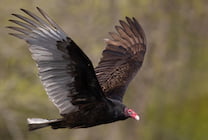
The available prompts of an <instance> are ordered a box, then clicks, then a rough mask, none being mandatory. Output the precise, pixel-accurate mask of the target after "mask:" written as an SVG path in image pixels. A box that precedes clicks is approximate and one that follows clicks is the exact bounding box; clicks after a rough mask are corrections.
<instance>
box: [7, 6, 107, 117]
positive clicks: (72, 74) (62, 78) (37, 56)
mask: <svg viewBox="0 0 208 140" xmlns="http://www.w3.org/2000/svg"><path fill="white" fill-rule="evenodd" d="M37 9H38V11H39V12H40V13H41V15H42V16H43V17H44V18H45V20H43V19H41V18H39V17H38V16H36V15H35V14H33V13H31V12H29V11H27V10H24V9H21V10H22V11H23V12H25V13H26V14H27V15H29V16H30V17H31V18H27V17H24V16H22V15H19V14H12V15H14V16H15V17H17V18H19V19H21V20H22V21H19V20H10V21H11V22H13V23H16V24H17V25H19V26H20V27H13V26H9V27H8V28H10V29H13V30H16V31H18V32H20V33H10V34H11V35H13V36H15V37H17V38H20V39H23V40H25V41H26V42H27V43H28V44H29V50H30V52H31V53H32V58H33V59H34V60H35V61H36V63H37V66H38V70H39V77H40V79H41V81H42V84H43V85H44V87H45V90H46V92H47V94H48V96H49V98H50V99H51V101H52V102H53V103H54V104H55V106H56V107H57V108H58V109H59V111H60V113H61V114H62V115H64V114H67V113H70V112H73V111H76V110H78V109H79V105H82V104H87V103H91V102H94V101H98V100H102V98H103V95H102V94H103V93H102V89H101V87H100V85H99V83H98V80H97V78H96V75H95V72H94V68H93V66H92V63H91V61H90V60H89V58H88V57H87V56H86V55H85V54H84V53H83V52H82V50H81V49H80V48H79V47H78V46H77V45H76V44H75V43H74V42H73V40H71V39H70V38H69V37H67V35H66V34H65V33H64V31H63V30H62V29H61V28H60V27H59V26H58V25H57V24H56V23H55V22H54V21H53V20H51V19H50V18H49V17H48V16H47V15H46V13H45V12H44V11H43V10H41V9H40V8H37Z"/></svg>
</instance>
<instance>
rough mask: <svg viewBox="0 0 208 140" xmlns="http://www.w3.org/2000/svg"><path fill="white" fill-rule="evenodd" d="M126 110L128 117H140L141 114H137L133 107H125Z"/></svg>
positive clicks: (137, 118)
mask: <svg viewBox="0 0 208 140" xmlns="http://www.w3.org/2000/svg"><path fill="white" fill-rule="evenodd" d="M124 112H125V115H126V116H127V117H131V118H133V119H135V120H139V119H140V118H139V115H137V113H136V112H135V111H134V110H132V109H129V108H127V107H126V108H125V109H124Z"/></svg>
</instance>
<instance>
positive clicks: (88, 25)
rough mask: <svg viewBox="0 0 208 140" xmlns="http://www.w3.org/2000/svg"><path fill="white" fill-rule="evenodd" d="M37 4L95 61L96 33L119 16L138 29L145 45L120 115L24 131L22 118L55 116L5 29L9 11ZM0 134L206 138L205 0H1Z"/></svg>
mask: <svg viewBox="0 0 208 140" xmlns="http://www.w3.org/2000/svg"><path fill="white" fill-rule="evenodd" d="M36 6H40V7H41V8H42V9H44V10H45V11H46V12H47V13H48V14H49V15H50V17H52V18H53V19H54V20H55V21H56V22H57V23H58V24H59V25H60V26H61V27H62V28H63V29H64V30H65V32H66V33H67V34H68V35H69V36H70V37H72V38H73V39H74V40H75V41H76V42H77V44H79V46H80V47H81V48H82V49H83V50H84V51H85V52H86V53H87V55H88V56H89V58H90V59H91V60H92V61H93V63H94V65H95V66H96V64H97V62H98V61H99V59H100V56H101V52H102V50H103V49H104V46H105V44H104V42H103V39H104V38H107V37H109V35H108V31H114V27H113V26H114V25H116V24H118V20H119V19H124V17H125V16H130V17H131V16H135V17H136V18H137V20H138V21H139V22H140V23H141V25H142V27H143V28H144V30H145V33H146V36H147V41H148V46H147V47H148V50H147V54H146V57H145V61H144V64H143V67H142V69H141V70H140V72H139V74H138V75H137V76H136V78H135V79H134V80H133V81H132V83H131V84H130V86H129V88H128V91H127V93H126V96H125V100H124V102H125V104H126V105H128V106H129V107H131V108H133V109H134V110H136V111H137V112H138V113H139V114H140V117H141V120H140V121H138V122H137V121H135V120H132V119H128V120H127V121H122V122H116V123H112V124H108V125H101V126H97V127H93V128H89V129H74V130H69V129H60V130H52V129H50V128H45V129H41V130H38V131H34V132H29V131H27V124H26V118H27V117H42V118H48V119H52V118H58V117H59V115H58V110H57V109H56V108H55V106H53V104H52V103H51V102H50V101H49V100H48V97H47V95H46V94H45V91H44V89H43V87H42V85H41V83H40V81H39V79H38V76H37V69H36V66H35V63H34V62H33V60H32V59H31V56H30V53H29V51H28V49H27V45H26V43H25V42H24V41H22V40H19V39H16V38H14V37H11V36H9V35H8V32H9V29H6V28H5V26H8V25H12V23H9V22H8V19H11V18H14V17H12V16H11V13H21V11H20V10H19V8H25V9H29V10H31V11H33V12H35V13H37V11H36V9H35V7H36ZM0 43H1V46H0V139H2V140H37V139H38V140H60V139H61V140H207V139H208V1H207V0H47V1H44V0H18V1H15V0H1V5H0Z"/></svg>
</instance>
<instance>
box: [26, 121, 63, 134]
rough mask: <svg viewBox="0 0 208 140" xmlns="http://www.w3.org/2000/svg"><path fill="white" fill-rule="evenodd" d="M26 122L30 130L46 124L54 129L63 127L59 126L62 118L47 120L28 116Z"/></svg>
mask: <svg viewBox="0 0 208 140" xmlns="http://www.w3.org/2000/svg"><path fill="white" fill-rule="evenodd" d="M27 122H28V127H29V130H30V131H32V130H36V129H40V128H44V127H47V126H51V127H52V128H54V129H56V128H64V126H60V125H61V124H63V119H55V120H47V119H41V118H28V119H27Z"/></svg>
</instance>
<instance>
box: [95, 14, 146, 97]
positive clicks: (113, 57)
mask: <svg viewBox="0 0 208 140" xmlns="http://www.w3.org/2000/svg"><path fill="white" fill-rule="evenodd" d="M126 20H127V23H126V22H124V21H122V20H120V21H119V22H120V24H121V26H115V29H116V31H117V33H115V32H110V33H109V34H110V35H111V37H112V39H105V41H106V43H107V46H106V48H105V50H104V51H103V53H102V58H101V60H100V62H99V64H98V66H97V67H96V68H95V71H96V75H97V78H98V80H99V83H100V85H101V87H102V90H103V91H104V94H105V95H106V96H107V97H110V98H113V99H117V100H120V101H122V98H123V95H124V92H125V90H126V87H127V86H128V84H129V82H130V81H131V79H132V78H133V77H134V75H135V74H136V72H137V71H138V69H139V68H140V67H141V65H142V63H143V60H144V55H145V52H146V38H145V34H144V31H143V29H142V27H141V26H140V24H139V23H138V22H137V20H136V19H135V18H132V19H130V18H128V17H126Z"/></svg>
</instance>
